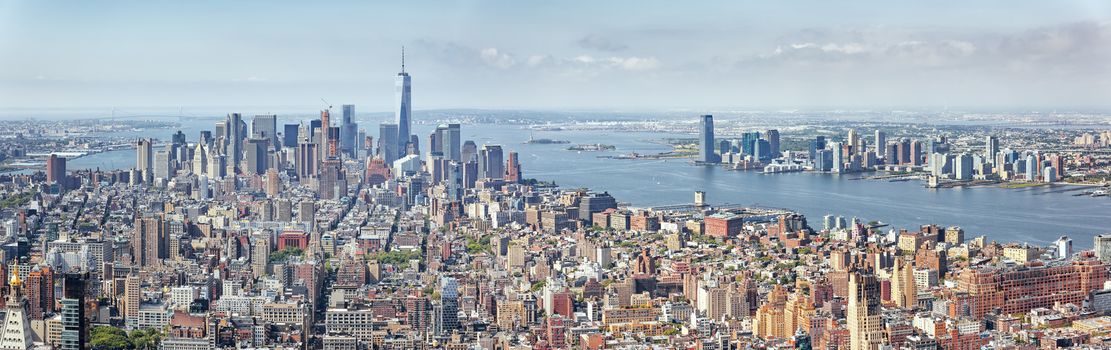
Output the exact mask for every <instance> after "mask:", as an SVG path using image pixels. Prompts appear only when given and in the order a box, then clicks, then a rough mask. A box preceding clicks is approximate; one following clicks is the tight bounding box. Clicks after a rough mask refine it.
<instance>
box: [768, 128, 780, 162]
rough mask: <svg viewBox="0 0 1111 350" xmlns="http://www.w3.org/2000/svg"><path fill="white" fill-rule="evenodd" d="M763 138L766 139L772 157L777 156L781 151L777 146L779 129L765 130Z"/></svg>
mask: <svg viewBox="0 0 1111 350" xmlns="http://www.w3.org/2000/svg"><path fill="white" fill-rule="evenodd" d="M764 138H765V139H767V140H768V147H769V150H770V153H771V157H772V158H773V159H774V158H779V153H780V152H781V151H782V150H780V148H779V130H776V129H769V130H768V131H765V132H764Z"/></svg>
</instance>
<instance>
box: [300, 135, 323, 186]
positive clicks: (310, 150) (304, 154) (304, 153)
mask: <svg viewBox="0 0 1111 350" xmlns="http://www.w3.org/2000/svg"><path fill="white" fill-rule="evenodd" d="M319 152H320V151H318V150H317V149H316V144H315V143H311V142H302V143H301V144H300V145H298V146H297V177H298V178H300V179H301V183H302V184H304V183H305V181H306V180H308V179H310V178H315V177H316V174H317V173H318V169H319V167H318V164H320V159H319V158H318V155H319V154H320V153H319Z"/></svg>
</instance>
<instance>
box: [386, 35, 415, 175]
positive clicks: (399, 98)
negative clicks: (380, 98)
mask: <svg viewBox="0 0 1111 350" xmlns="http://www.w3.org/2000/svg"><path fill="white" fill-rule="evenodd" d="M411 94H412V81H411V79H410V77H409V73H406V72H405V49H404V48H402V49H401V72H400V73H397V78H394V98H395V101H396V102H397V103H396V108H397V109H396V110H395V113H394V116H395V122H396V123H397V138H396V139H395V141H396V142H397V144H396V145H397V147H396V148H394V149H393V150H394V152H396V153H395V156H394V158H393V159H397V158H401V157H403V156H405V154H406V152H407V149H408V143H409V139H410V136H411V134H412V129H410V127H411V123H412V113H413V110H412V108H413V107H412V105H411V100H412V96H411ZM379 137H381V136H379ZM391 161H392V159H387V163H389V162H391Z"/></svg>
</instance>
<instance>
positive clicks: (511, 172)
mask: <svg viewBox="0 0 1111 350" xmlns="http://www.w3.org/2000/svg"><path fill="white" fill-rule="evenodd" d="M505 166H506V170H505V181H506V182H519V181H521V161H520V160H519V159H517V152H509V157H508V158H507V159H506V161H505Z"/></svg>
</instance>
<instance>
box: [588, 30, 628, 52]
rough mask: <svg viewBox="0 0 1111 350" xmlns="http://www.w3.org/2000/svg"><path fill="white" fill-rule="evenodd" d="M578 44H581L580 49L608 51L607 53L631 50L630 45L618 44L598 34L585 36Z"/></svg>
mask: <svg viewBox="0 0 1111 350" xmlns="http://www.w3.org/2000/svg"><path fill="white" fill-rule="evenodd" d="M577 43H578V44H579V47H581V48H584V49H589V50H598V51H606V52H617V51H623V50H625V49H628V48H629V46H628V45H625V44H622V43H618V42H614V41H612V40H610V39H609V38H606V37H602V36H599V35H597V34H589V35H587V36H584V37H582V38H581V39H579V41H578V42H577Z"/></svg>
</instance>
